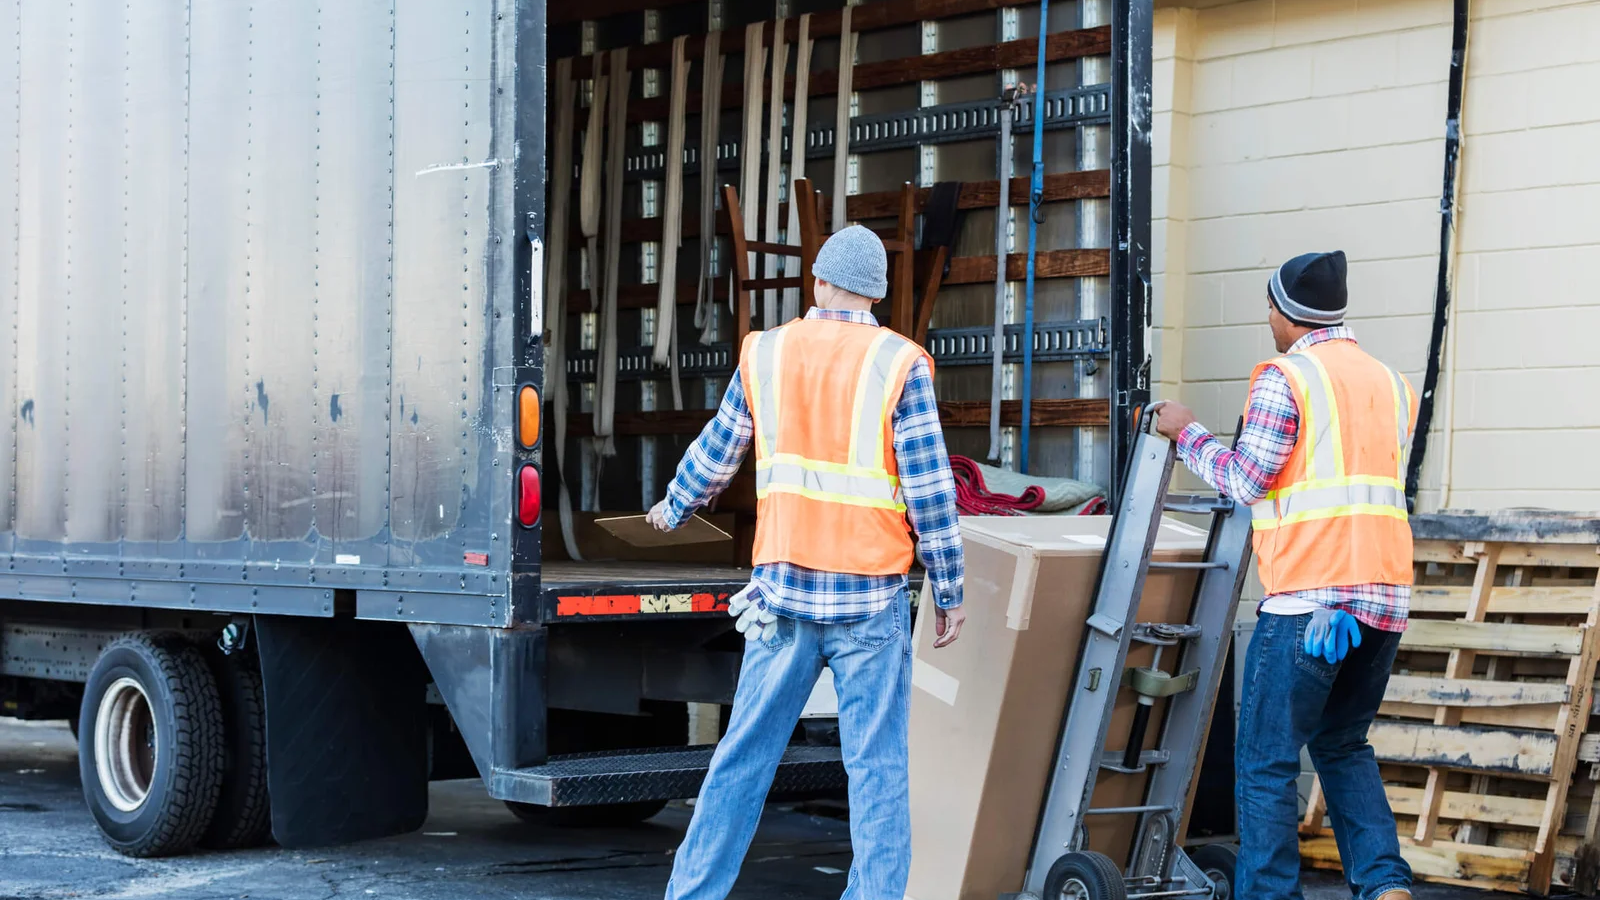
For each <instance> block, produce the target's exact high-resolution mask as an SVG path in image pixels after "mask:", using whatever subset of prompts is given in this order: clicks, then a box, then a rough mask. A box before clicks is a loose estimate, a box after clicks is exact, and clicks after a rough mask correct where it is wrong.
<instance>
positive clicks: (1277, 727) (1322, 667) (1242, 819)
mask: <svg viewBox="0 0 1600 900" xmlns="http://www.w3.org/2000/svg"><path fill="white" fill-rule="evenodd" d="M1310 621H1311V614H1310V613H1306V614H1304V615H1298V616H1280V615H1273V614H1271V613H1263V614H1262V616H1261V618H1260V620H1258V621H1257V622H1256V631H1255V638H1254V639H1253V640H1251V641H1250V650H1249V653H1248V654H1247V655H1246V657H1245V664H1244V698H1243V704H1242V708H1241V709H1240V711H1239V736H1238V745H1237V749H1236V751H1235V765H1236V768H1237V770H1238V771H1237V773H1236V774H1237V778H1238V782H1237V783H1238V788H1237V795H1238V801H1239V844H1240V848H1239V869H1238V875H1237V881H1236V882H1235V890H1234V896H1237V897H1242V898H1249V900H1300V898H1301V897H1302V896H1303V895H1302V894H1301V893H1300V846H1299V838H1298V836H1297V834H1296V825H1297V823H1298V819H1299V804H1298V802H1297V795H1296V792H1295V779H1296V778H1297V777H1298V776H1299V774H1300V748H1301V747H1305V746H1307V745H1309V746H1310V749H1311V761H1312V763H1313V765H1315V766H1316V770H1317V775H1318V776H1320V777H1321V779H1322V793H1323V796H1325V797H1326V798H1327V801H1328V816H1329V818H1330V819H1331V820H1332V822H1333V835H1334V839H1335V841H1337V842H1338V845H1339V859H1340V860H1342V861H1343V863H1344V872H1345V882H1346V883H1347V884H1348V885H1349V886H1350V895H1351V896H1352V897H1356V898H1358V900H1371V898H1373V897H1377V896H1379V895H1381V894H1382V893H1383V892H1384V891H1390V890H1395V889H1396V888H1399V889H1404V890H1408V891H1409V890H1410V889H1411V867H1410V866H1408V865H1407V864H1406V861H1405V860H1404V859H1403V858H1402V857H1401V856H1400V841H1399V838H1398V836H1397V834H1396V831H1395V822H1394V813H1393V812H1392V811H1391V810H1390V809H1389V800H1388V797H1386V796H1385V795H1384V792H1383V779H1382V778H1381V777H1379V775H1378V763H1377V759H1376V758H1375V757H1374V755H1373V752H1372V746H1371V745H1370V744H1368V743H1367V727H1368V726H1369V725H1371V724H1372V717H1373V716H1375V715H1377V713H1378V704H1379V703H1381V702H1383V691H1384V688H1385V687H1387V686H1388V684H1389V670H1390V669H1391V668H1392V667H1393V666H1394V654H1395V650H1397V649H1398V648H1399V646H1400V635H1399V634H1397V633H1395V632H1391V631H1380V630H1378V629H1375V628H1369V627H1367V626H1366V625H1362V626H1361V646H1360V647H1354V648H1351V650H1350V654H1349V655H1348V656H1346V657H1345V658H1344V660H1343V661H1341V662H1339V663H1337V664H1330V663H1329V662H1328V661H1327V660H1325V659H1323V658H1322V657H1320V656H1313V655H1310V654H1307V653H1306V652H1305V650H1304V645H1305V636H1306V625H1307V623H1309V622H1310Z"/></svg>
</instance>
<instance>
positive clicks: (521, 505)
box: [517, 465, 539, 528]
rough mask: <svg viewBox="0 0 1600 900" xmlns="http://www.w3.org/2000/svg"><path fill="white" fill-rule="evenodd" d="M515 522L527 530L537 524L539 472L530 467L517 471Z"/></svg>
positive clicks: (526, 466)
mask: <svg viewBox="0 0 1600 900" xmlns="http://www.w3.org/2000/svg"><path fill="white" fill-rule="evenodd" d="M517 520H518V521H519V522H521V523H522V524H523V525H524V526H525V527H528V528H532V527H533V526H535V525H537V524H539V470H538V469H536V468H534V467H533V466H531V465H525V466H523V467H522V468H521V469H519V470H517Z"/></svg>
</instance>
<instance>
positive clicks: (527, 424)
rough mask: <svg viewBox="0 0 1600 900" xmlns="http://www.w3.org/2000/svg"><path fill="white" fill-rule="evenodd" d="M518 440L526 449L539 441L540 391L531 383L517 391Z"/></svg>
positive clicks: (529, 448)
mask: <svg viewBox="0 0 1600 900" xmlns="http://www.w3.org/2000/svg"><path fill="white" fill-rule="evenodd" d="M517 440H519V441H521V442H522V448H523V449H524V450H532V449H533V447H534V445H535V444H537V443H539V392H538V391H537V390H535V389H534V387H533V385H531V384H525V385H523V386H522V390H520V391H518V392H517Z"/></svg>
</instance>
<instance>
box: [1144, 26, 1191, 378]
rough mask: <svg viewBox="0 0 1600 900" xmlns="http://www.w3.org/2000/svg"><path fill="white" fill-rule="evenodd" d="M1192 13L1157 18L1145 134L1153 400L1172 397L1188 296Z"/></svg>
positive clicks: (1178, 375)
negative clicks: (1148, 155)
mask: <svg viewBox="0 0 1600 900" xmlns="http://www.w3.org/2000/svg"><path fill="white" fill-rule="evenodd" d="M1196 19H1197V16H1196V13H1195V11H1194V10H1192V9H1176V8H1172V9H1161V10H1157V11H1156V17H1155V23H1154V43H1153V47H1152V51H1153V52H1152V56H1153V58H1154V65H1153V72H1152V75H1153V83H1154V92H1153V97H1152V100H1153V107H1152V123H1151V125H1152V127H1151V183H1150V203H1151V289H1152V292H1153V294H1154V297H1153V303H1152V307H1153V309H1152V319H1153V320H1154V321H1153V322H1152V323H1151V324H1152V334H1151V338H1152V341H1153V346H1152V347H1151V357H1152V364H1151V365H1152V372H1151V382H1152V393H1153V394H1154V396H1156V397H1157V398H1161V397H1177V396H1178V395H1179V389H1180V379H1181V374H1182V371H1183V329H1184V318H1185V313H1186V310H1187V300H1186V297H1187V293H1188V264H1187V260H1188V244H1189V235H1188V220H1189V193H1190V188H1189V167H1188V159H1187V149H1188V146H1189V108H1190V102H1191V95H1192V90H1191V88H1192V85H1193V81H1194V33H1195V22H1196Z"/></svg>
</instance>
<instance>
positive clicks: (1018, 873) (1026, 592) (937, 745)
mask: <svg viewBox="0 0 1600 900" xmlns="http://www.w3.org/2000/svg"><path fill="white" fill-rule="evenodd" d="M1110 526H1111V519H1110V517H1109V516H1041V517H1016V518H1013V517H998V516H979V517H971V518H963V519H962V520H961V531H962V535H963V537H964V539H965V548H966V564H967V574H966V603H965V606H966V610H967V621H966V625H965V627H964V628H963V630H962V632H961V639H960V640H958V641H956V642H955V643H954V644H952V645H951V646H949V647H943V648H940V649H937V650H935V649H934V648H933V639H934V630H933V608H932V604H925V605H923V606H922V607H921V611H920V613H919V614H918V617H917V625H916V632H915V634H914V643H915V646H916V656H915V658H914V660H913V661H912V676H911V681H912V695H911V831H912V837H911V840H912V844H911V846H912V854H911V880H910V883H909V885H908V887H907V890H906V897H907V900H994V898H995V897H997V896H998V895H999V894H1001V893H1002V892H1007V891H1018V890H1021V889H1022V879H1023V877H1024V875H1025V874H1026V869H1027V865H1028V858H1029V854H1030V853H1031V851H1032V846H1033V835H1034V829H1035V826H1036V825H1037V822H1038V817H1039V809H1040V805H1041V803H1042V802H1043V799H1044V791H1045V788H1046V785H1047V783H1048V780H1049V774H1050V769H1051V766H1052V763H1053V761H1054V758H1055V751H1056V742H1057V738H1058V736H1059V734H1060V729H1061V717H1062V715H1063V714H1064V710H1065V709H1066V705H1067V695H1068V691H1069V689H1070V687H1071V684H1072V680H1073V678H1074V676H1075V675H1076V673H1077V660H1078V653H1079V650H1080V648H1081V646H1082V642H1083V629H1084V622H1085V621H1086V620H1087V618H1088V616H1089V610H1090V609H1091V607H1092V606H1093V604H1094V587H1095V580H1096V577H1097V576H1098V573H1099V565H1100V558H1101V555H1102V553H1103V551H1104V547H1105V539H1106V536H1107V534H1108V532H1109V530H1110ZM1205 539H1206V535H1205V532H1203V531H1201V530H1199V529H1197V528H1194V527H1192V526H1189V525H1186V524H1184V523H1181V522H1177V521H1174V520H1170V519H1169V520H1167V521H1166V522H1165V523H1164V524H1163V525H1162V527H1161V531H1160V534H1159V536H1158V538H1157V544H1156V547H1157V552H1156V554H1155V558H1156V559H1158V560H1196V559H1199V558H1200V557H1201V556H1202V554H1203V553H1204V549H1205ZM1194 583H1195V573H1194V572H1152V573H1151V574H1150V576H1149V578H1148V579H1147V581H1146V584H1145V594H1144V598H1143V600H1142V602H1141V604H1140V608H1139V620H1140V621H1144V622H1187V621H1188V620H1189V612H1190V608H1191V605H1192V603H1193V595H1194ZM1152 652H1153V648H1151V647H1149V646H1145V645H1140V644H1135V645H1134V646H1133V648H1132V650H1131V651H1130V653H1129V655H1128V665H1148V664H1149V663H1150V660H1151V655H1152ZM1176 662H1177V654H1175V653H1171V652H1168V653H1166V654H1163V665H1162V667H1163V668H1165V669H1167V670H1168V671H1173V670H1174V669H1175V668H1176ZM1133 698H1134V695H1133V693H1132V692H1131V691H1128V690H1126V689H1124V690H1123V691H1122V695H1121V696H1120V698H1119V700H1118V703H1117V707H1116V712H1115V715H1114V716H1113V718H1112V721H1111V727H1110V730H1109V732H1108V737H1107V742H1106V743H1107V747H1109V748H1111V749H1116V750H1120V749H1122V748H1123V747H1124V746H1125V745H1126V743H1127V737H1128V733H1129V731H1130V729H1131V727H1132V721H1133V707H1134V699H1133ZM1164 711H1165V703H1164V702H1163V701H1158V702H1157V704H1156V707H1155V709H1154V710H1153V711H1152V717H1151V725H1150V729H1149V731H1148V733H1147V734H1146V738H1145V744H1146V746H1147V747H1154V746H1155V744H1156V742H1157V740H1158V739H1159V737H1160V728H1159V723H1160V722H1161V720H1162V716H1163V715H1164ZM1147 777H1148V776H1147V775H1145V774H1139V775H1121V774H1116V773H1110V772H1102V773H1101V775H1100V778H1099V782H1098V784H1097V786H1096V788H1095V793H1094V798H1093V801H1092V803H1091V806H1096V807H1104V806H1125V805H1132V804H1136V803H1138V802H1140V801H1141V800H1142V798H1143V794H1144V788H1145V782H1146V779H1147ZM1089 822H1090V828H1089V847H1090V849H1093V850H1099V851H1100V852H1102V853H1106V854H1108V855H1109V856H1111V857H1112V859H1114V860H1116V861H1118V862H1119V863H1122V862H1125V861H1126V858H1127V856H1128V853H1129V851H1130V850H1131V847H1132V840H1133V829H1134V826H1135V822H1134V819H1133V817H1131V816H1096V817H1093V818H1091V819H1090V820H1089Z"/></svg>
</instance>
